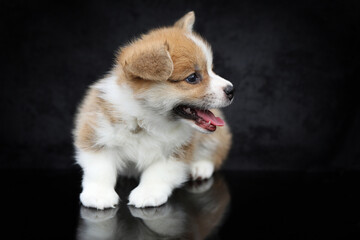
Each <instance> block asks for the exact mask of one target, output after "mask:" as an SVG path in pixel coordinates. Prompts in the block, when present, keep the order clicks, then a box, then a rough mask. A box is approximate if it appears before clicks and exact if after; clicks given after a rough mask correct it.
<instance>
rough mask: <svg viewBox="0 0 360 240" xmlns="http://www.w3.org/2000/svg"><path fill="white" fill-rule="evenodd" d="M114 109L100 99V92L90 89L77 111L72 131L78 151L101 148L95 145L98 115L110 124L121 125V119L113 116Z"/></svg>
mask: <svg viewBox="0 0 360 240" xmlns="http://www.w3.org/2000/svg"><path fill="white" fill-rule="evenodd" d="M113 112H114V109H113V107H112V106H111V104H110V103H108V102H106V101H105V100H104V99H102V98H101V97H100V92H99V91H98V90H96V89H94V88H90V89H89V90H88V92H87V94H86V96H85V98H84V101H83V103H82V104H81V105H80V107H79V109H78V115H77V116H76V127H75V129H74V131H73V134H74V136H75V145H76V146H77V147H78V148H80V149H84V150H85V149H86V150H91V151H98V150H100V149H102V148H103V146H99V145H97V144H96V143H97V136H96V132H95V128H96V127H97V117H98V115H99V114H100V115H102V116H105V117H106V118H107V119H108V120H109V121H110V122H111V123H112V124H115V123H121V119H119V118H117V117H116V116H114V114H113Z"/></svg>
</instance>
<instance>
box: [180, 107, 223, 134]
mask: <svg viewBox="0 0 360 240" xmlns="http://www.w3.org/2000/svg"><path fill="white" fill-rule="evenodd" d="M174 112H175V113H176V114H177V115H179V116H180V117H182V118H185V119H190V120H193V121H194V122H195V124H196V125H198V126H199V127H201V128H203V129H206V130H208V131H210V132H214V131H215V130H216V126H224V125H225V122H224V120H222V119H221V118H219V117H216V116H215V115H214V114H213V113H212V112H211V111H210V110H204V109H199V108H195V107H191V106H186V105H180V106H177V107H176V108H174Z"/></svg>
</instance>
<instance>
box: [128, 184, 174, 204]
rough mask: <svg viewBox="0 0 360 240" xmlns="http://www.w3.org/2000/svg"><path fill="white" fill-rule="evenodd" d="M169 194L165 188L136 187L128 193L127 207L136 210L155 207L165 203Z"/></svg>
mask: <svg viewBox="0 0 360 240" xmlns="http://www.w3.org/2000/svg"><path fill="white" fill-rule="evenodd" d="M170 193H171V191H169V189H168V188H167V187H166V186H156V187H154V186H138V187H136V188H135V189H134V190H132V191H131V193H130V196H129V205H133V206H135V207H136V208H144V207H157V206H160V205H162V204H164V203H166V201H167V200H168V197H169V195H170Z"/></svg>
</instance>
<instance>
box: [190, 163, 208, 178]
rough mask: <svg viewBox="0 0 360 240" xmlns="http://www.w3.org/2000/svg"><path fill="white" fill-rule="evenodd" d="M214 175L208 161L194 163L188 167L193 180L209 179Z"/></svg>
mask: <svg viewBox="0 0 360 240" xmlns="http://www.w3.org/2000/svg"><path fill="white" fill-rule="evenodd" d="M213 173H214V164H213V163H212V162H210V161H196V162H194V163H192V164H191V165H190V174H191V178H192V179H193V180H205V179H209V178H210V177H211V176H212V174H213Z"/></svg>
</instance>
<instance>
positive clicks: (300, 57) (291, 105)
mask: <svg viewBox="0 0 360 240" xmlns="http://www.w3.org/2000/svg"><path fill="white" fill-rule="evenodd" d="M189 10H194V11H195V13H196V23H195V30H196V31H198V32H199V33H200V34H202V35H203V36H204V37H205V38H207V39H208V41H209V42H210V43H211V44H212V46H213V50H214V55H215V60H214V61H215V62H214V65H215V71H216V72H217V73H218V74H220V75H222V76H224V77H225V78H227V79H229V80H231V81H232V82H233V83H234V84H235V86H236V88H237V95H236V98H235V101H234V103H233V104H232V105H231V106H230V107H228V108H226V109H225V113H226V116H227V120H228V122H229V123H230V125H231V128H232V129H233V133H234V144H233V148H232V151H231V154H230V156H229V159H228V161H227V163H226V165H225V168H227V169H242V170H350V169H360V161H359V158H360V146H359V142H360V140H359V133H360V119H359V117H360V116H359V113H360V111H359V110H360V109H359V103H360V99H359V94H358V91H359V89H358V88H356V87H355V84H356V82H357V81H359V80H360V79H359V76H358V72H357V70H358V69H359V65H360V64H359V57H358V52H359V46H358V44H359V42H360V41H359V40H360V39H359V37H358V36H357V34H358V33H359V30H360V29H359V28H360V27H359V24H360V18H359V12H360V8H359V4H357V1H325V0H324V1H265V0H264V1H251V0H246V1H233V2H231V1H203V2H200V1H198V2H197V1H176V2H175V1H149V2H145V1H139V0H131V1H125V2H120V1H112V2H105V1H71V2H66V1H55V2H54V1H6V2H5V1H1V3H0V20H1V22H0V24H1V40H0V41H1V46H0V48H1V75H0V76H1V112H2V114H1V142H0V144H1V151H0V157H1V162H0V167H2V168H14V167H24V168H73V167H74V165H73V158H72V154H73V148H72V140H71V129H72V121H73V116H74V112H75V109H76V105H77V104H78V103H79V101H80V100H81V98H82V96H83V94H84V91H85V89H86V87H87V86H88V85H89V84H90V83H92V82H93V81H95V80H96V79H98V78H100V77H102V76H103V75H104V74H105V73H106V72H107V71H108V70H109V69H110V68H111V65H112V63H113V58H114V52H115V50H116V49H117V48H118V47H119V46H120V45H121V44H124V43H126V42H127V41H129V40H131V39H132V38H133V37H134V36H138V35H139V34H140V33H143V32H145V31H147V30H148V29H151V28H153V27H158V26H163V25H170V24H172V23H173V22H174V21H175V20H176V19H177V18H179V17H181V16H182V15H183V14H185V13H186V12H187V11H189Z"/></svg>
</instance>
